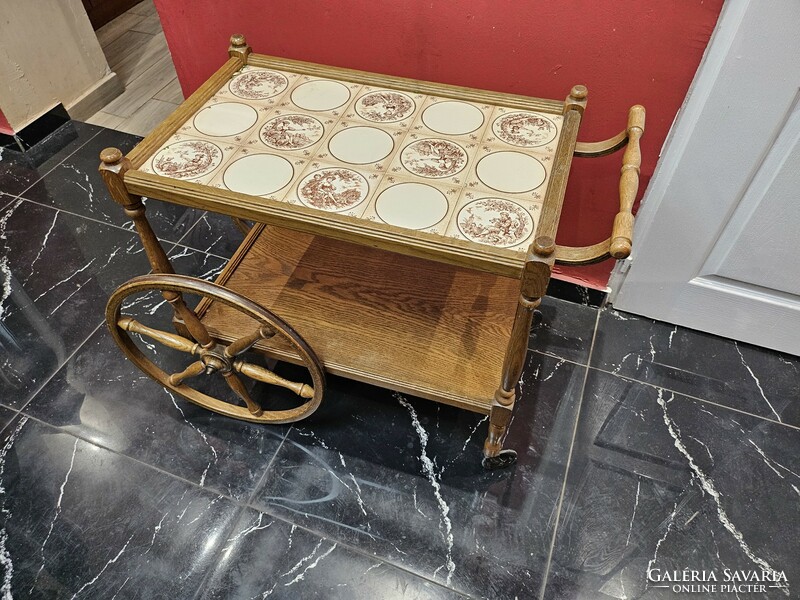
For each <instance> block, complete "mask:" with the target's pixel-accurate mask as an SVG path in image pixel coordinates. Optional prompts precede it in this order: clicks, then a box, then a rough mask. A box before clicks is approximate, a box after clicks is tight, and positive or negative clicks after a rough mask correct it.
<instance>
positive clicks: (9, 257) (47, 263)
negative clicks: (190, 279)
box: [0, 200, 149, 408]
mask: <svg viewBox="0 0 800 600" xmlns="http://www.w3.org/2000/svg"><path fill="white" fill-rule="evenodd" d="M148 270H149V267H148V264H147V261H146V259H145V256H144V253H143V252H142V247H141V244H140V242H139V240H138V238H136V237H135V235H134V234H132V233H130V232H128V231H125V230H123V229H119V228H117V227H111V226H109V225H103V224H102V223H98V222H96V221H90V220H87V219H83V218H81V217H77V216H75V215H71V214H68V213H64V212H61V211H56V210H53V209H52V208H49V207H45V206H40V205H38V204H34V203H32V202H28V201H26V200H16V201H15V202H14V203H13V204H12V205H11V206H9V207H8V208H6V209H5V210H4V211H3V212H2V213H0V282H2V283H3V284H4V285H3V287H2V288H0V402H2V403H3V404H5V405H7V406H10V407H12V408H21V407H23V406H24V405H25V404H26V403H27V401H28V400H29V399H30V397H31V395H32V394H33V393H35V391H36V390H37V389H38V388H39V387H41V386H42V385H43V384H44V383H45V382H46V381H47V379H48V378H49V377H50V376H51V375H52V374H53V373H55V372H56V371H57V370H58V368H59V367H60V366H61V365H63V364H64V362H66V360H67V359H68V358H69V356H70V354H72V352H74V351H75V350H76V349H77V348H78V347H79V346H80V345H81V344H82V343H83V342H84V340H86V338H87V337H89V335H91V333H92V332H93V331H94V330H95V329H96V328H97V327H98V326H99V325H100V324H101V323H102V320H103V306H104V305H105V302H106V299H107V298H108V296H109V295H110V294H111V292H112V291H113V290H114V289H115V288H116V287H117V286H118V285H120V284H122V283H123V282H124V281H126V280H127V279H129V278H130V277H132V276H134V275H138V274H141V273H146V272H147V271H148ZM3 288H5V289H3Z"/></svg>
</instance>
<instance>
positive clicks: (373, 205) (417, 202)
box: [361, 175, 460, 234]
mask: <svg viewBox="0 0 800 600" xmlns="http://www.w3.org/2000/svg"><path fill="white" fill-rule="evenodd" d="M459 192H460V189H459V188H457V187H455V186H447V185H442V184H441V183H437V182H434V181H431V182H422V181H420V180H418V179H412V178H409V177H395V176H393V175H386V176H384V177H383V179H382V180H381V182H380V184H379V186H378V188H377V190H376V193H375V196H374V197H373V199H372V201H371V202H370V203H369V206H368V207H367V210H366V211H365V212H364V214H363V215H361V218H362V219H367V220H370V221H376V222H379V223H388V224H389V225H394V226H396V227H403V228H406V229H415V230H417V231H428V232H430V233H436V234H444V232H445V230H446V229H447V224H448V223H449V221H450V218H451V217H452V215H453V209H454V208H455V205H456V201H457V199H458V194H459Z"/></svg>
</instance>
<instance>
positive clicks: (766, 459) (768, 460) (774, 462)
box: [747, 438, 800, 479]
mask: <svg viewBox="0 0 800 600" xmlns="http://www.w3.org/2000/svg"><path fill="white" fill-rule="evenodd" d="M747 441H748V442H750V444H752V446H753V447H754V448H755V449H756V452H758V453H759V454H760V455H761V457H762V458H763V459H764V463H765V464H766V465H767V466H768V467H769V468H770V469H772V470H773V471H775V473H776V474H777V475H778V477H780V478H781V479H785V476H784V475H782V474H781V472H780V471H778V469H776V468H775V467H774V466H773V465H776V466H778V467H780V468H781V469H783V470H784V471H786V472H787V473H791V474H792V475H794V476H795V477H797V478H798V479H800V475H798V474H797V473H795V472H794V471H792V470H791V469H790V468H789V467H785V466H783V465H782V464H781V463H779V462H778V461H777V460H775V459H772V458H770V457H769V456H767V455H766V453H765V452H764V451H763V450H762V449H761V448H760V447H759V446H758V444H756V443H755V442H754V441H753V440H751V439H750V438H747Z"/></svg>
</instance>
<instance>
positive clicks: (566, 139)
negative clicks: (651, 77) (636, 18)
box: [483, 85, 589, 468]
mask: <svg viewBox="0 0 800 600" xmlns="http://www.w3.org/2000/svg"><path fill="white" fill-rule="evenodd" d="M588 94H589V92H588V90H587V89H586V87H585V86H582V85H576V86H574V87H573V88H572V90H571V91H570V94H569V96H567V99H566V100H565V101H564V124H563V125H562V128H561V139H560V141H559V143H558V148H557V149H556V156H555V159H554V161H553V164H554V168H553V171H552V173H550V184H549V186H548V190H547V195H546V196H545V199H544V203H543V205H542V211H541V215H540V217H539V223H538V225H537V226H536V234H535V237H534V239H533V243H531V246H530V248H529V250H528V255H527V257H526V261H525V268H524V269H523V272H522V278H521V281H520V295H519V301H518V304H517V312H516V315H515V316H514V325H513V326H512V329H511V337H510V339H509V341H508V347H507V348H506V355H505V358H504V359H503V373H502V376H501V380H500V387H499V388H497V391H496V392H495V394H494V399H493V400H492V408H491V411H490V413H489V434H488V436H487V437H486V442H485V443H484V445H483V455H484V466H486V467H487V468H497V467H498V466H506V465H508V464H512V463H513V461H514V460H515V457H516V453H515V452H514V451H513V450H503V438H504V437H505V434H506V431H507V430H508V423H509V421H510V420H511V413H512V411H513V409H514V403H515V402H516V391H515V390H516V386H517V382H518V381H519V379H520V377H521V376H522V369H523V367H524V366H525V357H526V356H527V354H528V338H529V336H530V331H531V324H532V323H533V314H534V311H535V310H536V308H537V307H538V306H539V304H540V303H541V301H542V298H543V297H544V295H545V294H546V293H547V284H548V283H549V282H550V274H551V273H552V271H553V266H554V265H555V250H556V233H557V232H558V222H559V220H560V218H561V209H562V206H563V204H564V194H565V193H566V189H567V178H568V177H569V171H570V167H571V166H572V157H573V154H574V153H575V144H576V140H577V137H578V128H579V127H580V123H581V117H582V116H583V111H584V109H585V108H586V102H587V100H586V98H587V96H588Z"/></svg>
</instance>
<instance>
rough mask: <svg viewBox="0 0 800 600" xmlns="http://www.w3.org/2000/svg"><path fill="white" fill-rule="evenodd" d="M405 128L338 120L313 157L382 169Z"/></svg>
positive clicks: (397, 144) (394, 149) (371, 168)
mask: <svg viewBox="0 0 800 600" xmlns="http://www.w3.org/2000/svg"><path fill="white" fill-rule="evenodd" d="M404 137H405V131H403V130H401V129H396V128H391V127H386V126H381V127H378V126H376V125H375V124H374V123H371V124H367V123H360V122H356V121H346V120H340V121H339V122H338V123H336V125H335V126H334V127H333V128H332V129H331V131H330V132H329V134H328V136H327V138H326V139H325V140H324V142H323V144H322V145H321V146H320V148H319V150H318V151H317V155H316V157H315V158H316V159H317V160H324V161H327V162H331V161H335V162H339V163H342V164H343V165H347V166H352V167H354V168H358V169H368V170H370V171H386V170H387V168H388V167H389V164H390V163H391V162H392V158H393V157H394V156H395V155H396V154H397V153H398V151H399V149H400V146H401V144H402V140H403V138H404Z"/></svg>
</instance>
